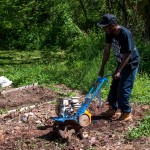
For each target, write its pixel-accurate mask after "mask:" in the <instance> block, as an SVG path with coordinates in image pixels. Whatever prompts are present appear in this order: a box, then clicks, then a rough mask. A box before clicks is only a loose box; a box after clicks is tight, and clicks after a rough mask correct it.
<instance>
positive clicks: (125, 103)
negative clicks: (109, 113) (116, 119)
mask: <svg viewBox="0 0 150 150" xmlns="http://www.w3.org/2000/svg"><path fill="white" fill-rule="evenodd" d="M137 71H138V67H137V68H135V69H131V68H130V66H126V67H124V68H123V70H122V71H121V78H119V79H113V80H112V84H111V87H110V91H109V95H108V102H109V104H110V105H111V106H112V108H113V109H114V110H117V109H118V108H119V109H120V110H121V111H122V112H131V106H130V102H129V100H130V95H131V92H132V88H133V84H134V80H135V76H136V74H137Z"/></svg>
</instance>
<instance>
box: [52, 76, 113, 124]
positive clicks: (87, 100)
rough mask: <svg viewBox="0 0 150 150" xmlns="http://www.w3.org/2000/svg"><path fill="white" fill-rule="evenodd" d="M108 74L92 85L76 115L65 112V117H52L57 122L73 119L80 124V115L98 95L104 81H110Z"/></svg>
mask: <svg viewBox="0 0 150 150" xmlns="http://www.w3.org/2000/svg"><path fill="white" fill-rule="evenodd" d="M107 76H110V75H107ZM107 76H106V77H98V79H97V80H96V82H95V84H94V85H93V86H92V88H91V89H90V91H89V93H88V94H87V95H86V97H85V101H84V103H82V104H81V107H80V108H79V109H78V110H77V112H76V114H75V115H72V116H70V115H68V114H64V117H59V116H58V117H51V119H52V120H54V121H56V122H62V123H63V122H65V121H68V120H73V121H75V122H77V123H78V124H79V120H78V119H79V117H80V116H81V115H82V114H84V113H85V111H86V110H87V107H88V106H89V105H90V103H91V101H92V99H93V98H94V97H95V96H96V94H97V92H98V91H99V90H100V89H101V87H102V85H103V83H104V82H107V83H108V79H107ZM96 84H97V85H98V86H97V87H96ZM64 113H65V112H64Z"/></svg>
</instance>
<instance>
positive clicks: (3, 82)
mask: <svg viewBox="0 0 150 150" xmlns="http://www.w3.org/2000/svg"><path fill="white" fill-rule="evenodd" d="M11 84H12V81H10V80H9V79H7V78H6V77H4V76H1V77H0V86H1V87H7V86H10V85H11Z"/></svg>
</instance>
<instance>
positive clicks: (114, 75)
mask: <svg viewBox="0 0 150 150" xmlns="http://www.w3.org/2000/svg"><path fill="white" fill-rule="evenodd" d="M118 78H121V74H120V71H118V70H117V71H115V73H114V74H113V79H118Z"/></svg>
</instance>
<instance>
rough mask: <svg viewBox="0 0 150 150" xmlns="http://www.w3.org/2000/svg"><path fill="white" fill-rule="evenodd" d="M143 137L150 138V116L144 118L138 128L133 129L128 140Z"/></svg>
mask: <svg viewBox="0 0 150 150" xmlns="http://www.w3.org/2000/svg"><path fill="white" fill-rule="evenodd" d="M143 136H150V116H147V117H145V118H144V120H143V121H142V122H141V123H140V125H139V126H138V127H134V128H133V129H132V130H131V131H130V133H129V138H130V139H137V138H139V137H143Z"/></svg>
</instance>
